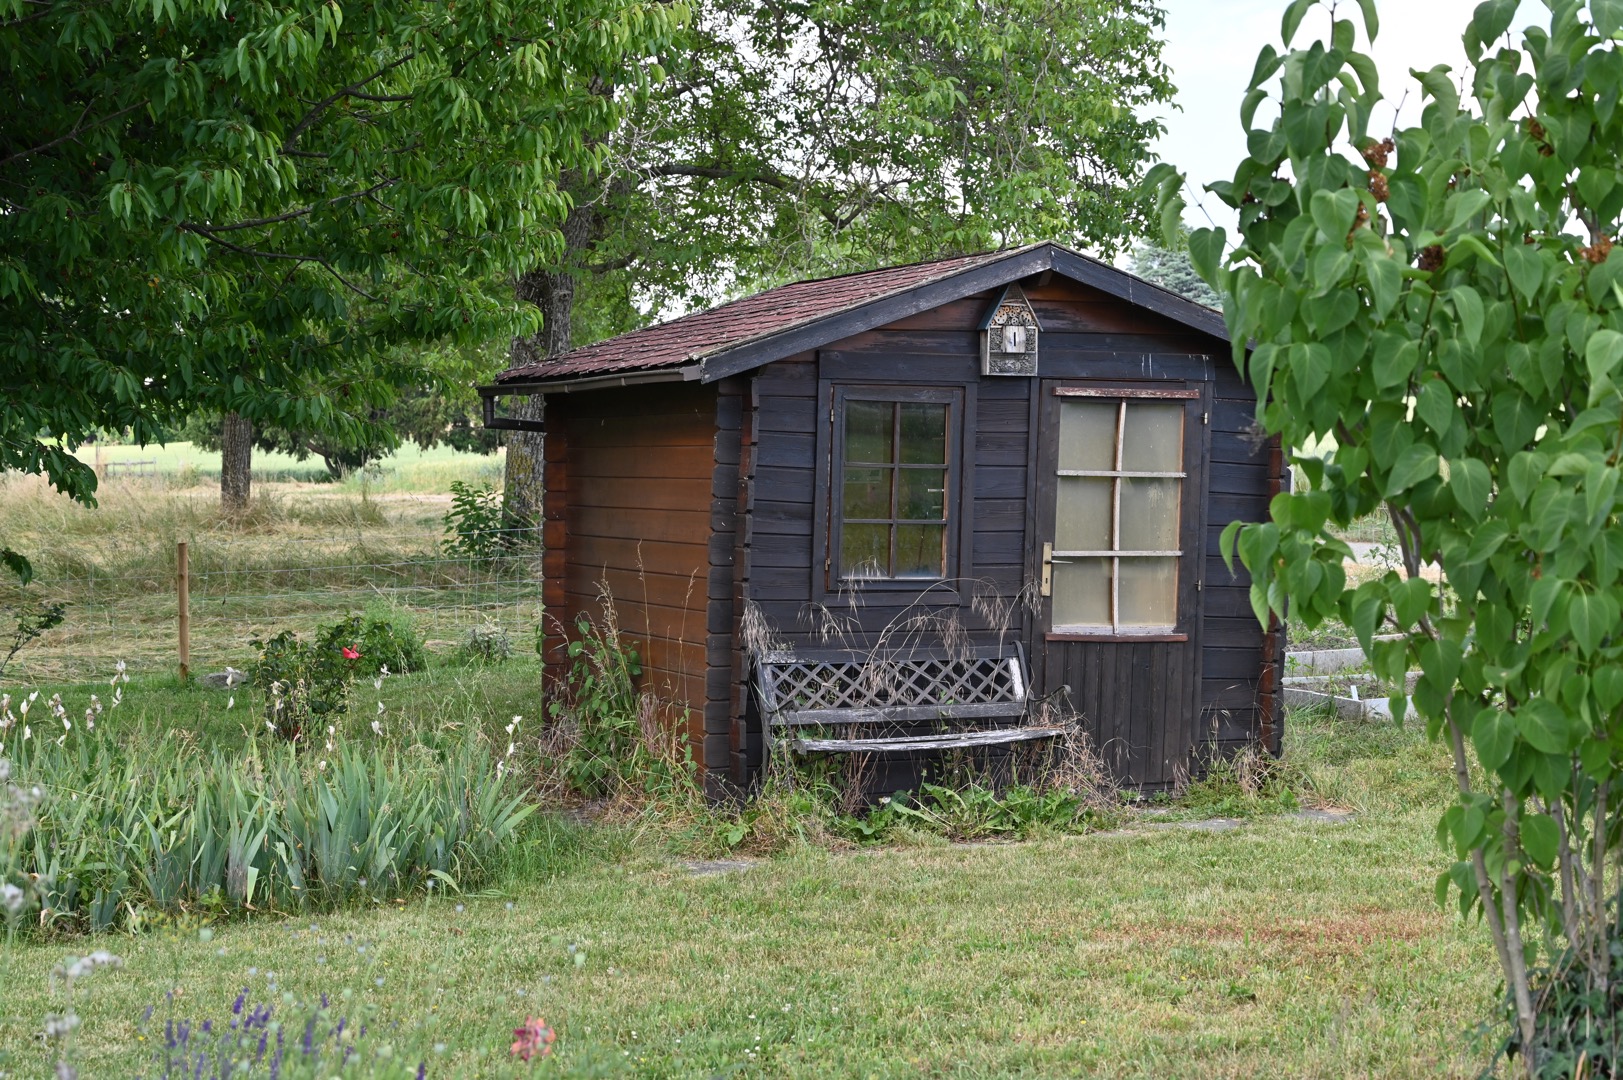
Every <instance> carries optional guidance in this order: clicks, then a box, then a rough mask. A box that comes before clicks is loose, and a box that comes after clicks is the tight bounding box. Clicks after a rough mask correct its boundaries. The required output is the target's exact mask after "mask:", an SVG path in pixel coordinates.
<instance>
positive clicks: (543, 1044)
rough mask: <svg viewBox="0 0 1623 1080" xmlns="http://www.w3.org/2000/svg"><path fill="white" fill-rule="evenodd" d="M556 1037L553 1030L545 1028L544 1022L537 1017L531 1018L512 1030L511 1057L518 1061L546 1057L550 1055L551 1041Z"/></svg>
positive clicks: (545, 1023)
mask: <svg viewBox="0 0 1623 1080" xmlns="http://www.w3.org/2000/svg"><path fill="white" fill-rule="evenodd" d="M557 1037H558V1036H557V1035H556V1034H555V1033H554V1032H553V1030H552V1029H551V1028H549V1027H547V1022H546V1021H545V1020H543V1019H541V1018H540V1017H539V1016H531V1017H529V1018H527V1019H526V1020H525V1021H524V1023H523V1024H521V1025H520V1026H518V1027H516V1028H514V1029H513V1056H514V1057H516V1058H518V1059H519V1060H520V1061H529V1060H530V1058H532V1057H535V1056H537V1055H539V1056H541V1057H546V1056H547V1055H548V1054H550V1053H552V1040H554V1039H556V1038H557Z"/></svg>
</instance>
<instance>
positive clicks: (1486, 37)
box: [1471, 0, 1518, 45]
mask: <svg viewBox="0 0 1623 1080" xmlns="http://www.w3.org/2000/svg"><path fill="white" fill-rule="evenodd" d="M1517 4H1518V0H1486V2H1485V3H1481V4H1478V5H1477V6H1476V11H1475V12H1474V13H1473V14H1472V16H1471V28H1472V29H1473V30H1475V31H1476V35H1477V38H1478V39H1479V40H1480V41H1481V42H1482V43H1483V44H1484V45H1487V44H1491V43H1492V42H1493V41H1495V40H1497V39H1498V38H1499V37H1500V36H1501V35H1503V34H1504V32H1505V31H1506V30H1508V29H1510V21H1511V20H1512V19H1514V18H1515V17H1516V7H1517Z"/></svg>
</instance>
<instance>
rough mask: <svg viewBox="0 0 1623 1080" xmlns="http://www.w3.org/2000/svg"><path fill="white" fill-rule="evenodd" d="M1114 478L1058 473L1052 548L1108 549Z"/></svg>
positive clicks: (1109, 545)
mask: <svg viewBox="0 0 1623 1080" xmlns="http://www.w3.org/2000/svg"><path fill="white" fill-rule="evenodd" d="M1115 483H1116V482H1115V481H1114V480H1110V479H1107V478H1099V477H1093V476H1062V477H1060V478H1059V495H1058V497H1057V498H1056V499H1055V505H1054V548H1055V549H1056V550H1058V551H1110V550H1111V544H1110V517H1111V514H1112V512H1113V509H1114V508H1113V506H1112V501H1113V500H1114V498H1115V496H1114V494H1113V491H1114V485H1115Z"/></svg>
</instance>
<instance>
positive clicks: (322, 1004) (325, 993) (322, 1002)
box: [321, 990, 328, 1009]
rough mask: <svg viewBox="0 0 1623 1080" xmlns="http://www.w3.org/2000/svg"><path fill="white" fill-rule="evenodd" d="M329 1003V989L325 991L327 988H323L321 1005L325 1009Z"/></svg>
mask: <svg viewBox="0 0 1623 1080" xmlns="http://www.w3.org/2000/svg"><path fill="white" fill-rule="evenodd" d="M327 1005H328V1002H327V991H325V990H323V991H322V992H321V1007H322V1008H323V1009H325V1008H326V1007H327Z"/></svg>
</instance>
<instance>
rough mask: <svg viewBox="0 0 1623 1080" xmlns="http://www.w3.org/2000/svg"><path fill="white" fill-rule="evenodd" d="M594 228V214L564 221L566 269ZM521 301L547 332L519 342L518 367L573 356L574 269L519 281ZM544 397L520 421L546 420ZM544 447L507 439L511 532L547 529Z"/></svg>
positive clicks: (538, 440)
mask: <svg viewBox="0 0 1623 1080" xmlns="http://www.w3.org/2000/svg"><path fill="white" fill-rule="evenodd" d="M591 227H592V211H591V210H590V209H589V208H581V207H577V208H576V209H573V210H571V211H570V212H569V217H567V218H566V219H565V220H564V225H563V234H564V260H563V266H564V267H568V266H570V265H572V264H573V263H574V262H575V260H576V259H577V257H578V256H580V255H582V254H584V253H585V251H586V248H587V244H588V242H589V238H590V235H591ZM516 292H517V294H518V298H519V299H520V300H525V301H529V302H530V303H532V304H534V305H535V306H536V307H538V308H540V309H541V332H540V333H538V334H536V335H535V336H534V337H533V338H514V339H513V348H512V355H511V360H512V365H513V366H514V367H517V366H519V365H521V364H533V363H536V362H537V361H540V360H544V359H546V358H547V357H549V356H557V355H558V354H559V353H565V352H568V351H569V349H570V346H571V340H570V318H571V316H572V314H573V312H574V308H575V275H574V273H572V272H571V271H570V270H568V269H561V268H551V267H542V268H538V269H535V270H531V271H529V272H528V273H526V274H525V275H524V276H523V277H521V278H519V280H518V285H517V288H516ZM541 404H542V397H541V395H539V394H533V395H530V396H529V397H526V398H524V399H523V401H522V402H521V403H520V404H519V407H518V408H517V409H516V410H515V412H514V415H515V416H517V417H519V418H521V419H525V420H540V419H541V415H542V410H541ZM541 447H542V435H541V433H540V432H539V431H515V432H512V433H511V434H509V435H508V437H507V465H506V469H505V472H504V476H503V483H502V516H503V517H504V518H505V519H506V524H507V527H508V528H510V529H533V528H535V527H536V526H538V525H539V524H540V523H541V475H542V469H541Z"/></svg>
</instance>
